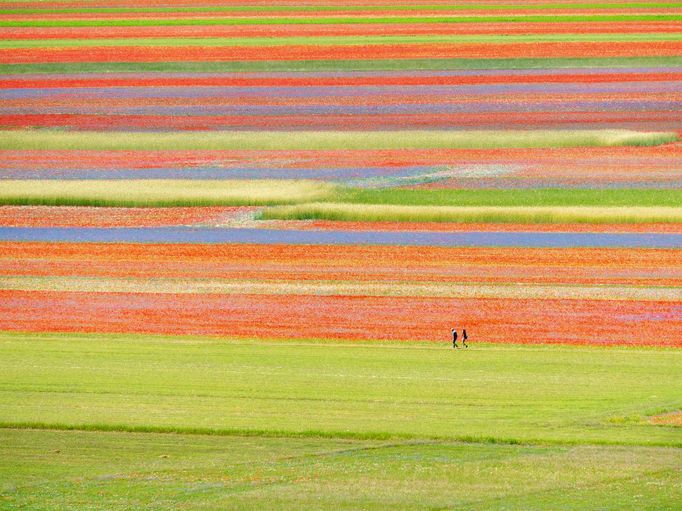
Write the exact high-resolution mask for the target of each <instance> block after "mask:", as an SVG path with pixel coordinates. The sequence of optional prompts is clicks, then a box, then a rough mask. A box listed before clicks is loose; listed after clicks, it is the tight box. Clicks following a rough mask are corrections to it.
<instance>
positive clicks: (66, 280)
mask: <svg viewBox="0 0 682 511" xmlns="http://www.w3.org/2000/svg"><path fill="white" fill-rule="evenodd" d="M0 289H3V290H21V291H56V292H67V291H75V292H90V293H106V292H110V293H113V292H117V293H160V294H161V293H165V294H228V295H229V294H262V295H321V296H405V297H409V296H414V297H441V298H519V299H560V300H561V299H562V300H635V301H679V300H682V287H656V286H624V285H616V286H599V285H563V284H552V285H551V286H550V285H535V284H508V285H500V284H479V283H458V282H448V283H446V284H438V283H432V282H353V281H331V280H320V281H293V280H275V281H263V280H224V279H175V278H153V279H140V278H132V277H131V278H119V277H68V276H64V277H61V276H60V277H42V276H41V277H31V276H17V277H0Z"/></svg>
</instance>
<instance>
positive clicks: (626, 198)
mask: <svg viewBox="0 0 682 511" xmlns="http://www.w3.org/2000/svg"><path fill="white" fill-rule="evenodd" d="M339 193H340V195H339V196H338V197H337V199H336V200H337V201H338V202H345V203H353V204H385V205H400V206H602V207H604V206H609V207H618V206H670V207H679V206H680V205H682V190H679V189H671V190H661V189H637V188H607V189H592V188H574V189H570V188H536V189H518V190H512V189H500V190H498V189H494V190H493V189H471V190H452V189H431V190H430V189H422V190H419V189H413V190H411V189H400V188H386V189H362V188H345V189H341V190H340V192H339Z"/></svg>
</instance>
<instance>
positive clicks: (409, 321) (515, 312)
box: [0, 291, 682, 347]
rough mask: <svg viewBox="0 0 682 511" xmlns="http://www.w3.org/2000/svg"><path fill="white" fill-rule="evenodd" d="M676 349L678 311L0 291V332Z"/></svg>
mask: <svg viewBox="0 0 682 511" xmlns="http://www.w3.org/2000/svg"><path fill="white" fill-rule="evenodd" d="M453 318H456V320H457V322H458V323H459V324H465V325H467V327H468V328H470V331H472V332H476V337H475V339H476V341H486V342H510V343H534V342H544V343H553V342H560V343H569V344H631V345H635V344H636V345H661V346H678V347H679V346H680V338H681V335H680V334H681V333H682V319H680V306H679V301H668V302H665V301H662V302H648V301H611V300H555V299H519V298H514V299H500V298H482V299H476V298H421V297H396V296H389V297H375V296H316V295H312V296H311V295H260V294H256V295H250V294H239V295H216V294H201V295H191V294H147V293H88V292H50V291H0V329H3V330H20V331H26V330H30V331H37V332H41V331H48V332H49V331H62V332H98V331H100V332H139V333H155V334H188V335H213V336H248V337H259V336H263V335H264V333H265V332H267V337H268V338H316V337H322V338H338V339H377V340H378V339H387V340H391V339H392V340H410V339H412V340H418V339H419V340H432V341H438V340H440V341H443V342H445V341H446V340H447V338H448V334H449V328H450V326H451V325H452V321H453Z"/></svg>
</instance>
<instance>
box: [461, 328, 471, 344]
mask: <svg viewBox="0 0 682 511" xmlns="http://www.w3.org/2000/svg"><path fill="white" fill-rule="evenodd" d="M468 338H469V337H467V330H466V328H464V329H462V346H464V347H465V348H468V347H469V345H468V344H467V339H468Z"/></svg>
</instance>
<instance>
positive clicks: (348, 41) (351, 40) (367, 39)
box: [0, 32, 682, 49]
mask: <svg viewBox="0 0 682 511" xmlns="http://www.w3.org/2000/svg"><path fill="white" fill-rule="evenodd" d="M680 40H682V33H668V32H663V33H651V32H643V33H627V34H523V35H461V34H458V35H409V36H402V35H399V36H390V35H388V36H310V37H182V38H177V37H175V38H169V37H144V38H140V37H130V38H108V39H77V38H72V39H17V40H4V41H0V49H19V48H87V47H124V46H163V47H185V46H188V47H189V46H205V47H223V46H240V47H260V46H263V47H270V46H289V45H295V46H362V45H381V44H479V43H481V44H486V43H487V44H504V43H545V42H642V41H680Z"/></svg>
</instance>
